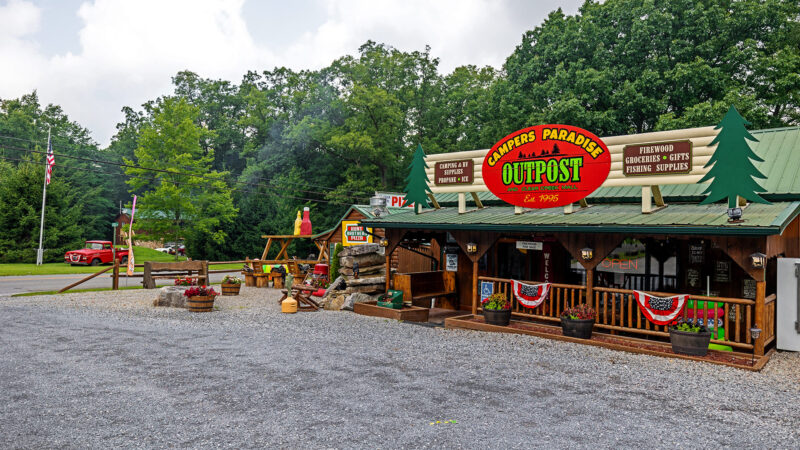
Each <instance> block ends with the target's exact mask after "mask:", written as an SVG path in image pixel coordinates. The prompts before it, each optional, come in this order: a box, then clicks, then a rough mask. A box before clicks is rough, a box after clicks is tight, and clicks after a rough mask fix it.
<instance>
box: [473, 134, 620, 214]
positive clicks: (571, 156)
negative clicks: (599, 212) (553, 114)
mask: <svg viewBox="0 0 800 450" xmlns="http://www.w3.org/2000/svg"><path fill="white" fill-rule="evenodd" d="M610 170H611V155H610V154H609V152H608V147H606V144H604V143H603V141H601V140H600V138H598V137H597V136H595V135H594V134H592V133H590V132H588V131H586V130H584V129H581V128H578V127H573V126H571V125H536V126H533V127H529V128H525V129H522V130H519V131H515V132H513V133H511V134H509V135H508V136H506V137H504V138H503V139H501V140H500V141H499V142H498V143H496V144H494V146H493V147H492V149H491V150H490V151H489V153H487V154H486V158H485V159H484V160H483V171H482V175H483V182H484V183H485V184H486V187H488V188H489V190H490V191H492V193H493V194H494V195H496V196H497V197H498V198H500V199H501V200H503V201H505V202H507V203H511V204H512V205H516V206H522V207H525V208H553V207H557V206H564V205H569V204H570V203H575V202H577V201H579V200H581V199H582V198H584V197H586V196H587V195H589V194H591V193H592V192H594V190H595V189H597V188H598V187H600V185H601V184H603V182H604V181H605V180H606V178H607V177H608V172H609V171H610Z"/></svg>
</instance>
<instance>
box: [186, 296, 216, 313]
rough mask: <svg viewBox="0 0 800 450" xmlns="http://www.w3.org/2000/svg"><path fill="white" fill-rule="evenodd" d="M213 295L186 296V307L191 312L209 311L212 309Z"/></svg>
mask: <svg viewBox="0 0 800 450" xmlns="http://www.w3.org/2000/svg"><path fill="white" fill-rule="evenodd" d="M215 298H216V296H215V295H202V296H200V295H198V296H194V297H187V299H186V307H187V308H188V309H189V311H191V312H210V311H211V310H213V309H214V299H215Z"/></svg>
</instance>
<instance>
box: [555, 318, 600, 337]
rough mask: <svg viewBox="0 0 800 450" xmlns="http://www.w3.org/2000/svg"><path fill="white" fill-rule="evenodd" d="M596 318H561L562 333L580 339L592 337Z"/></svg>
mask: <svg viewBox="0 0 800 450" xmlns="http://www.w3.org/2000/svg"><path fill="white" fill-rule="evenodd" d="M593 326H594V319H584V320H581V319H568V318H566V317H562V318H561V334H563V335H564V336H569V337H574V338H578V339H591V338H592V327H593Z"/></svg>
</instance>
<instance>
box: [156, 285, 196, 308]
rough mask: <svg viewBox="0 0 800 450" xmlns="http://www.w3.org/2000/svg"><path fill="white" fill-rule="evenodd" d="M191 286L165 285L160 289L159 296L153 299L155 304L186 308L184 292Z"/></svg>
mask: <svg viewBox="0 0 800 450" xmlns="http://www.w3.org/2000/svg"><path fill="white" fill-rule="evenodd" d="M190 287H191V286H164V287H162V288H161V289H159V291H158V297H156V299H155V300H154V301H153V306H171V307H173V308H186V297H185V296H184V295H183V293H184V292H185V291H186V290H187V289H189V288H190Z"/></svg>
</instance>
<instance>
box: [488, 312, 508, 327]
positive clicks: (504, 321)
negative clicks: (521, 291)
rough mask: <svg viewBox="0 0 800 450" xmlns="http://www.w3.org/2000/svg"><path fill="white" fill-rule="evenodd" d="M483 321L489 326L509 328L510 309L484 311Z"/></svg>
mask: <svg viewBox="0 0 800 450" xmlns="http://www.w3.org/2000/svg"><path fill="white" fill-rule="evenodd" d="M483 320H484V321H486V323H488V324H489V325H500V326H503V327H507V326H508V324H509V323H511V310H510V309H484V310H483Z"/></svg>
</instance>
